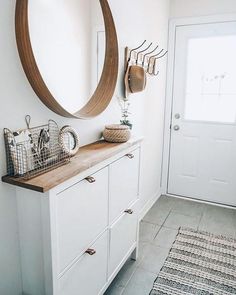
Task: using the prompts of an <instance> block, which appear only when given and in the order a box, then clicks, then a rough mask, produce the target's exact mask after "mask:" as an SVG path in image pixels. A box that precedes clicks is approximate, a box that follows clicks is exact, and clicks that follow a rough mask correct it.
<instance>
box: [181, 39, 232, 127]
mask: <svg viewBox="0 0 236 295" xmlns="http://www.w3.org/2000/svg"><path fill="white" fill-rule="evenodd" d="M185 119H186V120H197V121H214V122H225V123H234V122H236V35H232V36H219V37H208V38H194V39H189V41H188V56H187V72H186V90H185Z"/></svg>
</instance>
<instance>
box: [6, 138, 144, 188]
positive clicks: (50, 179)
mask: <svg viewBox="0 0 236 295" xmlns="http://www.w3.org/2000/svg"><path fill="white" fill-rule="evenodd" d="M141 141H142V139H140V138H139V139H131V140H129V141H128V142H125V143H108V142H105V141H103V140H101V141H97V142H95V143H92V144H89V145H85V146H83V147H81V148H80V149H79V151H78V153H77V154H76V155H75V156H74V157H73V158H71V160H70V162H69V163H68V164H65V165H62V166H60V167H58V168H56V169H53V170H51V171H48V172H46V173H44V174H41V175H39V176H36V177H34V178H32V179H30V180H26V179H23V178H16V177H11V176H3V177H2V181H3V182H5V183H8V184H11V185H15V186H19V187H23V188H26V189H30V190H34V191H38V192H41V193H44V192H47V191H49V190H50V189H52V188H54V187H56V186H57V185H59V184H62V183H63V182H65V181H66V180H69V179H70V178H72V177H74V176H76V175H78V174H80V173H81V172H83V171H86V170H88V169H89V168H91V167H93V166H95V165H97V164H99V163H101V162H103V161H105V160H107V159H109V158H111V157H114V156H116V155H117V154H119V153H121V152H122V151H125V150H126V149H129V148H132V146H135V145H137V144H139V143H140V142H141Z"/></svg>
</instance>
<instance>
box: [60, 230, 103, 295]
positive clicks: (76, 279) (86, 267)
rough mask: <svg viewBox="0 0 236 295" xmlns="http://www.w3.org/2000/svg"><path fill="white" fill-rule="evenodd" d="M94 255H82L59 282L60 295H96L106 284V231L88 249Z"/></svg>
mask: <svg viewBox="0 0 236 295" xmlns="http://www.w3.org/2000/svg"><path fill="white" fill-rule="evenodd" d="M90 248H91V249H93V250H95V251H96V253H95V254H94V255H89V254H87V253H85V254H83V255H82V257H81V259H80V260H79V261H78V262H77V263H76V264H75V265H74V266H73V267H72V268H71V269H70V270H68V271H67V272H66V273H65V274H64V275H63V276H62V277H61V278H60V281H59V294H60V295H80V294H81V295H98V294H99V292H100V291H101V289H102V288H103V286H104V285H105V284H106V282H107V255H108V234H107V231H106V232H105V233H104V234H103V235H102V236H101V237H100V238H99V239H98V240H97V241H96V242H95V243H94V245H92V246H91V247H90Z"/></svg>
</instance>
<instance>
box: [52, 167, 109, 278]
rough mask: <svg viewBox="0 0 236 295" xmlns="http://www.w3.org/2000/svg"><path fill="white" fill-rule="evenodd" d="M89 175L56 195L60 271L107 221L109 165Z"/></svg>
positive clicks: (92, 238)
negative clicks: (90, 176) (86, 178)
mask: <svg viewBox="0 0 236 295" xmlns="http://www.w3.org/2000/svg"><path fill="white" fill-rule="evenodd" d="M92 177H93V178H90V179H88V180H82V181H81V182H79V183H77V184H76V185H74V186H72V187H70V188H68V189H67V190H65V191H63V192H62V193H60V194H58V196H57V225H56V226H57V248H58V266H59V272H61V271H62V270H63V269H64V268H65V267H66V266H67V265H68V264H69V263H70V262H71V261H72V260H73V259H75V258H76V257H77V256H78V255H80V253H81V252H82V251H84V249H85V248H86V247H87V246H88V244H89V243H91V242H92V241H93V240H94V239H95V238H96V237H97V236H98V235H99V234H100V233H101V232H102V231H103V230H104V229H105V228H106V227H107V225H108V168H104V169H102V170H100V171H99V172H97V173H95V174H94V175H92ZM94 180H95V182H92V183H91V181H94Z"/></svg>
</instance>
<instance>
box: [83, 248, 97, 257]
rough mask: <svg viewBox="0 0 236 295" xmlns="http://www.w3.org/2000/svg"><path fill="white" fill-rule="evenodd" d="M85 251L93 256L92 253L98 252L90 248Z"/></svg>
mask: <svg viewBox="0 0 236 295" xmlns="http://www.w3.org/2000/svg"><path fill="white" fill-rule="evenodd" d="M85 253H87V254H89V255H91V256H92V255H94V254H96V251H95V250H94V249H88V250H86V251H85Z"/></svg>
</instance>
